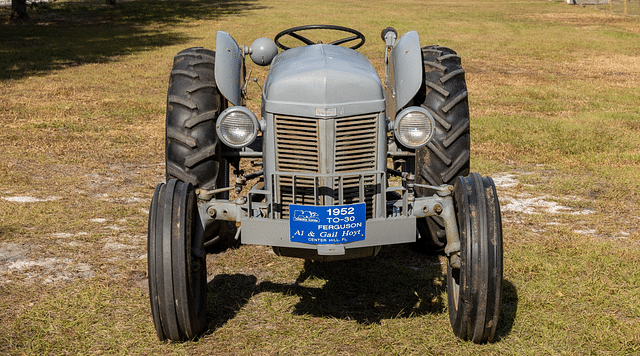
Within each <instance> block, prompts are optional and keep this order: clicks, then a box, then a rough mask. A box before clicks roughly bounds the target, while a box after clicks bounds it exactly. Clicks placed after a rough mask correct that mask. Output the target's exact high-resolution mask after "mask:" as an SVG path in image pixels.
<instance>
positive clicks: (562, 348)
mask: <svg viewBox="0 0 640 356" xmlns="http://www.w3.org/2000/svg"><path fill="white" fill-rule="evenodd" d="M121 4H122V6H121V7H120V8H118V9H116V10H110V9H109V8H108V7H104V6H103V5H102V4H101V3H100V4H98V3H95V4H92V5H91V4H84V5H82V6H80V5H78V4H70V3H69V2H65V1H62V0H59V1H58V2H56V3H53V4H52V5H51V8H52V9H53V10H52V11H47V10H43V9H40V10H33V11H32V17H34V19H35V20H34V21H35V23H33V24H24V25H22V26H23V27H16V26H14V25H8V24H7V23H6V22H4V23H1V24H0V29H1V30H2V32H0V51H4V52H0V53H2V54H3V56H2V57H0V63H1V65H2V69H3V74H0V77H1V78H2V79H0V81H1V83H2V84H1V85H0V123H1V124H2V130H0V148H1V150H0V181H2V182H3V183H2V185H1V186H0V324H2V325H3V331H0V353H8V354H34V355H36V354H65V353H71V354H102V353H123V354H212V353H213V354H229V355H238V354H251V355H256V354H265V355H276V354H327V355H330V354H367V355H371V354H380V355H383V354H384V355H388V354H402V355H405V354H469V355H471V354H479V353H482V354H523V353H529V354H592V353H600V352H602V353H610V354H633V353H637V352H639V351H640V340H639V339H638V335H640V332H639V331H640V324H639V322H638V320H640V310H639V309H638V306H639V305H640V301H639V300H638V295H640V290H639V286H640V276H639V275H638V271H640V269H639V268H638V266H640V248H639V247H640V227H639V226H640V204H639V203H640V197H639V196H638V193H637V192H638V191H639V189H638V183H637V177H638V176H639V175H640V124H639V122H640V116H639V114H638V108H637V103H638V98H640V92H639V89H638V88H639V87H640V85H638V84H639V81H640V63H639V62H638V54H639V53H640V48H639V47H638V46H639V45H638V44H639V43H640V39H639V38H638V34H639V32H638V31H639V30H638V29H639V28H640V26H638V21H637V19H634V18H629V17H623V16H617V15H612V14H608V13H604V12H595V11H593V10H590V9H587V8H578V7H569V6H565V5H563V4H561V3H560V2H547V1H544V2H542V1H538V2H529V1H526V2H522V1H516V2H507V3H505V2H498V1H481V2H477V1H472V2H464V1H463V2H448V1H446V2H438V3H424V2H414V1H402V2H395V3H394V4H393V6H389V3H388V2H384V1H368V2H358V1H351V2H331V1H330V2H324V3H317V4H316V3H314V4H311V3H309V4H306V5H305V6H304V7H300V6H299V2H296V1H289V2H284V3H283V2H275V1H266V0H265V1H244V2H241V3H237V8H236V7H234V6H235V5H234V4H236V2H227V1H218V2H214V3H211V4H209V3H207V4H204V3H200V2H198V1H193V2H188V3H186V2H185V4H184V5H176V3H173V2H168V3H148V4H146V3H141V4H139V6H147V7H146V8H145V9H146V11H148V12H147V15H144V16H143V14H142V11H141V9H140V8H138V7H136V6H138V5H137V4H136V3H135V2H134V3H131V2H122V3H121ZM88 5H91V6H88ZM163 5H164V6H166V7H163ZM169 5H170V6H169ZM174 5H175V6H174ZM180 6H189V7H187V8H181V7H180ZM216 6H217V7H216ZM212 7H216V10H215V11H214V10H212V9H211V8H212ZM193 9H198V10H199V11H201V13H200V14H194V11H192V10H193ZM353 9H356V10H357V11H356V12H354V10H353ZM111 11H117V12H116V13H115V15H114V14H113V13H111ZM310 13H312V14H313V16H310V15H309V14H310ZM354 13H357V16H355V15H354ZM54 14H55V15H54ZM5 15H8V14H7V12H6V9H2V10H0V16H5ZM116 15H118V16H116ZM122 15H126V16H122ZM66 16H71V17H73V21H71V20H69V21H66V20H63V19H64V18H65V17H66ZM430 18H435V19H438V21H432V20H430ZM98 19H99V20H100V21H97V20H98ZM127 19H130V20H127ZM183 19H186V20H183ZM316 21H326V22H331V23H336V24H341V25H346V26H352V27H355V28H358V29H360V30H362V31H363V32H364V33H365V35H366V36H367V37H368V41H367V44H366V45H365V47H363V49H362V52H363V53H365V54H366V55H367V56H368V57H369V58H371V60H372V62H373V63H374V66H375V67H376V68H377V69H378V70H379V71H380V72H381V71H382V58H383V50H382V43H381V42H380V41H379V40H378V35H379V31H380V29H382V28H383V27H385V26H387V25H393V26H395V27H396V28H398V30H399V31H400V32H405V31H408V30H412V29H416V30H418V32H419V33H420V36H421V39H422V42H423V45H426V44H433V43H439V44H441V45H447V46H451V47H453V48H455V49H456V50H458V52H459V53H460V54H461V56H462V58H463V65H464V67H465V69H466V71H467V74H466V75H467V76H466V78H467V82H468V88H469V92H470V105H471V110H472V152H473V158H472V166H473V170H477V171H480V172H481V173H482V174H484V175H493V176H495V177H496V180H498V178H501V179H503V180H504V181H506V182H510V181H509V179H512V180H513V185H509V184H504V185H501V186H499V195H500V199H501V204H502V206H503V207H505V210H504V211H503V218H504V228H505V281H506V282H505V289H504V295H505V298H504V313H503V316H502V318H501V324H500V326H499V334H500V335H499V340H498V342H497V343H495V344H490V345H483V346H477V345H472V344H468V343H464V342H461V341H459V340H457V339H456V338H455V337H454V336H453V335H452V333H451V331H450V327H449V322H448V316H447V312H446V293H445V292H444V278H445V275H444V273H445V271H444V268H443V267H444V265H443V264H442V262H443V261H442V260H441V259H439V258H438V257H433V256H424V255H421V254H418V253H415V252H414V251H413V250H411V249H410V248H409V247H406V246H401V247H395V248H389V249H386V250H383V252H381V255H380V256H378V258H376V259H372V260H365V261H351V262H345V263H339V264H333V265H320V264H314V263H308V262H305V261H302V260H295V259H286V258H278V257H276V256H275V255H273V253H271V252H270V251H269V249H268V248H263V247H253V246H242V247H239V248H235V247H234V248H230V249H227V250H225V251H224V252H222V253H219V254H214V255H210V256H209V260H208V264H209V269H208V271H209V275H210V278H211V281H210V283H209V287H210V291H211V298H210V300H209V307H210V310H211V312H210V314H211V315H210V316H211V323H210V328H209V331H208V332H207V333H206V335H204V336H203V337H202V338H201V339H200V340H198V341H195V342H189V343H185V344H177V345H176V344H162V343H159V342H158V341H157V340H156V338H155V334H154V330H153V326H152V321H151V316H150V312H149V308H148V299H147V296H146V294H145V293H146V259H145V253H146V224H147V221H146V219H147V213H148V212H147V209H148V204H149V200H150V197H151V195H152V193H153V189H154V187H155V185H156V184H157V183H158V182H159V181H161V180H162V179H163V177H164V164H163V161H164V159H163V154H164V147H163V141H164V108H165V103H164V102H165V95H166V92H165V91H166V87H167V78H168V73H169V70H170V68H171V60H172V57H173V55H174V54H175V53H177V52H178V51H179V50H181V49H183V48H185V47H189V46H195V45H204V46H206V47H210V48H211V47H213V46H214V38H215V31H216V30H218V29H223V30H226V31H228V32H230V33H232V35H233V36H234V37H235V38H236V39H237V40H238V41H239V42H240V43H241V44H247V45H248V44H249V43H250V42H251V41H252V40H253V39H254V38H256V37H259V36H269V37H273V35H275V33H277V32H278V31H279V30H280V29H283V28H286V27H290V26H294V25H299V24H302V23H308V22H316ZM47 31H57V32H55V33H58V35H54V36H49V35H48V33H49V32H47ZM21 36H22V37H21ZM65 36H67V37H65ZM21 41H24V42H21ZM74 41H77V42H76V44H75V45H73V44H74ZM19 43H22V45H18V44H19ZM48 43H53V44H55V46H51V47H59V48H62V49H63V50H60V51H56V50H55V48H53V49H52V48H50V47H47V46H45V45H46V44H48ZM76 47H77V48H76ZM8 48H10V49H11V51H14V52H15V53H11V51H7V49H8ZM43 48H47V51H48V52H43ZM74 48H76V49H74ZM65 51H66V52H65ZM63 52H64V53H63ZM67 52H69V53H67ZM8 53H10V55H11V56H17V57H16V58H19V59H21V60H23V61H24V63H23V64H24V66H22V65H19V64H16V63H13V62H11V59H10V58H13V57H9V54H8ZM90 54H94V55H95V56H92V55H90ZM38 56H40V57H38ZM47 58H50V59H51V62H54V63H53V64H51V65H45V64H46V63H47V60H46V59H47ZM253 69H254V72H253V74H252V76H256V77H258V78H259V80H260V82H262V81H263V80H264V77H265V76H266V69H264V68H256V67H255V66H254V67H253ZM7 73H9V74H10V75H8V74H7ZM249 90H250V96H251V98H252V100H250V102H249V107H250V108H251V109H252V110H254V112H257V110H258V108H259V105H260V103H259V89H258V87H257V86H255V85H254V84H250V86H249ZM505 177H507V178H508V179H507V178H505ZM509 177H510V178H509ZM21 197H22V198H24V197H28V198H32V199H36V200H35V201H33V202H31V203H25V202H19V201H13V200H11V199H13V198H21ZM7 199H9V200H7ZM518 204H520V205H518ZM518 206H520V208H518ZM518 209H521V210H518ZM554 209H555V210H554ZM584 211H589V213H581V212H584Z"/></svg>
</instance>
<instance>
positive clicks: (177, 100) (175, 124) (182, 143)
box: [165, 47, 226, 189]
mask: <svg viewBox="0 0 640 356" xmlns="http://www.w3.org/2000/svg"><path fill="white" fill-rule="evenodd" d="M214 65H215V52H214V51H211V50H208V49H205V48H201V47H194V48H188V49H185V50H183V51H181V52H180V53H178V54H177V55H176V56H175V58H174V60H173V69H172V70H171V75H170V77H169V90H168V92H167V122H166V141H165V150H166V151H165V157H166V173H167V180H169V179H171V178H176V179H179V180H181V181H184V182H187V183H191V184H192V185H193V186H194V187H196V188H206V189H212V188H216V187H217V186H218V182H219V177H218V176H219V175H218V170H219V168H220V161H221V158H220V147H219V143H218V142H219V141H218V138H217V136H216V127H215V124H216V120H217V118H218V114H220V112H221V111H222V110H223V109H224V107H225V106H226V101H225V100H224V98H223V97H222V95H221V94H220V91H219V90H218V87H217V86H216V81H215V77H214Z"/></svg>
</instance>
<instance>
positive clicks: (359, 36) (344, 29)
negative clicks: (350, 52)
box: [273, 25, 364, 51]
mask: <svg viewBox="0 0 640 356" xmlns="http://www.w3.org/2000/svg"><path fill="white" fill-rule="evenodd" d="M306 30H333V31H340V32H348V33H351V34H353V36H351V37H345V38H342V39H339V40H336V41H333V42H331V43H329V44H330V45H336V46H337V45H341V44H343V43H347V42H351V41H356V40H360V42H358V43H356V44H355V45H353V46H351V47H349V48H351V49H356V48H360V46H362V45H363V44H364V35H363V34H362V33H361V32H359V31H356V30H354V29H352V28H349V27H342V26H334V25H306V26H298V27H292V28H289V29H286V30H284V31H282V32H280V33H279V34H277V35H276V37H275V38H274V39H273V41H274V42H275V43H276V45H277V46H278V47H280V48H282V49H283V50H285V51H286V50H288V49H291V47H287V46H285V45H283V44H282V43H280V38H281V37H282V36H285V35H289V36H291V37H293V38H295V39H297V40H299V41H301V42H302V43H304V44H306V45H309V46H310V45H313V44H316V42H313V41H311V40H310V39H308V38H306V37H304V36H302V35H300V34H299V33H298V32H300V31H306ZM320 43H321V42H320Z"/></svg>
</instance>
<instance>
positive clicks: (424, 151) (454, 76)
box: [413, 46, 470, 250]
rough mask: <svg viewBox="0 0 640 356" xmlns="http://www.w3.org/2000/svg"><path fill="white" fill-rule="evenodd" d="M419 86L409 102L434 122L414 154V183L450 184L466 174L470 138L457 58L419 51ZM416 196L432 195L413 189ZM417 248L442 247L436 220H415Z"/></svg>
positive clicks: (445, 51)
mask: <svg viewBox="0 0 640 356" xmlns="http://www.w3.org/2000/svg"><path fill="white" fill-rule="evenodd" d="M422 57H423V63H424V78H423V80H424V81H423V85H422V87H421V89H420V90H419V91H418V94H417V95H416V96H415V97H414V99H413V105H415V106H422V107H423V108H425V109H427V110H428V111H429V112H430V113H431V114H432V115H433V117H434V118H435V121H436V132H435V135H434V137H433V139H432V140H431V142H429V144H428V145H427V146H425V147H422V148H420V149H418V150H416V171H417V172H416V183H418V184H428V185H441V184H452V183H453V181H454V180H455V179H456V177H458V176H466V175H467V174H469V159H470V136H469V102H468V100H467V85H466V81H465V78H464V73H465V72H464V69H462V66H461V64H460V63H461V61H460V57H459V56H458V55H457V54H456V52H455V51H453V50H452V49H449V48H446V47H440V46H427V47H423V48H422ZM416 193H417V194H418V196H429V195H433V194H434V192H433V191H431V190H429V189H424V188H416ZM417 226H418V232H419V233H420V239H419V240H418V242H419V244H420V245H421V246H422V247H423V248H425V249H430V250H432V249H434V248H435V249H442V248H444V245H445V244H446V234H445V230H444V221H443V220H442V219H441V218H439V217H427V218H424V219H419V220H418V224H417Z"/></svg>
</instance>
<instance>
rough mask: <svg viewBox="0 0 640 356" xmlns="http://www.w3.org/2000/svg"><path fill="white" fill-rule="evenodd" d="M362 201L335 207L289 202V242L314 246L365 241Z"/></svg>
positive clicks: (364, 213)
mask: <svg viewBox="0 0 640 356" xmlns="http://www.w3.org/2000/svg"><path fill="white" fill-rule="evenodd" d="M365 224H366V205H365V203H360V204H350V205H335V206H313V205H296V204H291V205H289V231H290V233H291V241H292V242H302V243H307V244H314V245H326V244H344V243H349V242H354V241H360V240H364V232H365Z"/></svg>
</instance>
